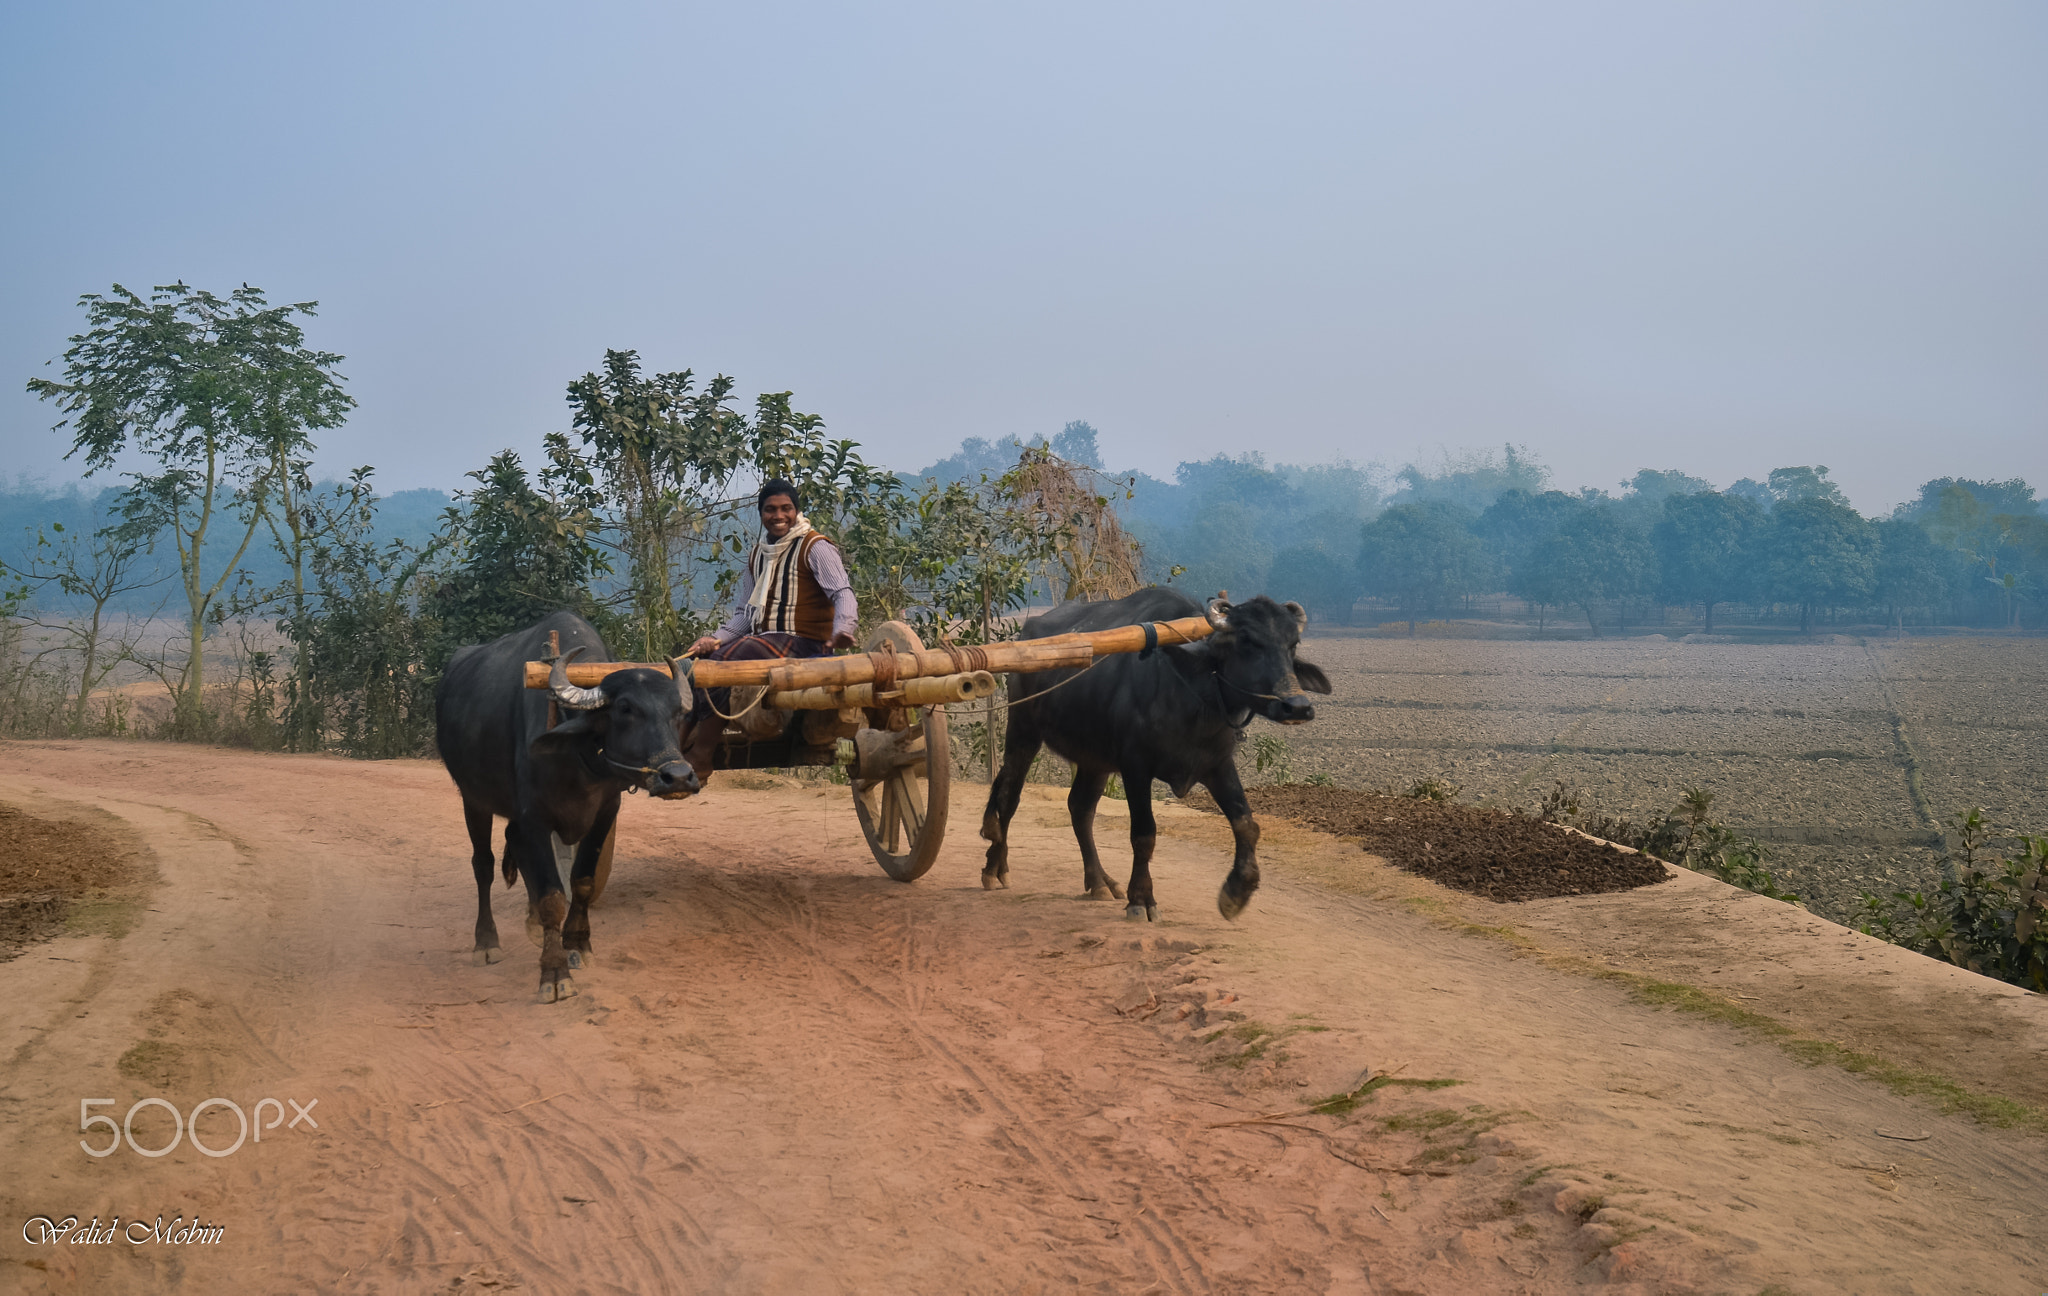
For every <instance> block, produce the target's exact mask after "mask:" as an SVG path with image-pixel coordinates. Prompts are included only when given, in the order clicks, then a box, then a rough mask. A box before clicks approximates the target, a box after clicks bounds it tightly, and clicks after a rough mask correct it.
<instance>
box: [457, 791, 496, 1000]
mask: <svg viewBox="0 0 2048 1296" xmlns="http://www.w3.org/2000/svg"><path fill="white" fill-rule="evenodd" d="M462 823H463V826H464V827H466V828H468V829H469V864H470V868H471V869H472V870H474V871H475V873H476V950H475V951H474V952H473V953H472V954H471V955H470V956H469V961H470V962H471V963H474V964H476V965H477V966H478V967H482V966H483V965H484V964H486V963H496V962H497V961H498V960H499V959H501V958H504V957H505V951H504V950H503V949H500V948H499V947H498V924H497V922H496V921H495V920H493V919H492V917H491V882H492V875H493V873H495V872H496V870H495V869H494V868H493V867H492V866H493V865H494V864H495V863H496V861H495V860H493V859H492V858H491V812H490V811H488V810H480V809H478V808H477V807H476V806H474V805H471V804H470V803H469V802H467V801H464V802H463V803H462Z"/></svg>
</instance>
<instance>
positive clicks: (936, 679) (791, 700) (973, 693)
mask: <svg viewBox="0 0 2048 1296" xmlns="http://www.w3.org/2000/svg"><path fill="white" fill-rule="evenodd" d="M995 695H996V677H995V676H993V675H991V674H989V673H988V672H987V671H965V672H963V673H961V674H959V675H921V676H919V677H917V678H916V679H907V680H903V681H901V682H900V683H898V684H897V686H896V687H895V688H894V689H893V690H891V691H890V692H888V693H885V694H884V695H883V696H882V700H881V701H880V702H877V701H876V700H875V686H874V685H873V684H855V685H852V686H850V687H848V688H843V689H835V688H807V689H791V690H787V691H785V692H781V693H770V694H769V695H768V696H767V697H766V698H763V699H762V701H761V705H762V706H764V707H767V708H768V709H769V710H770V711H837V710H839V709H840V708H841V707H871V706H898V707H921V706H944V705H946V704H947V703H948V702H972V701H974V700H975V699H977V698H985V697H994V696H995Z"/></svg>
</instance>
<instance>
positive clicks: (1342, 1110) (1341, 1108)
mask: <svg viewBox="0 0 2048 1296" xmlns="http://www.w3.org/2000/svg"><path fill="white" fill-rule="evenodd" d="M1464 1083H1465V1082H1464V1081H1463V1080H1402V1079H1399V1078H1397V1077H1395V1076H1389V1075H1378V1076H1374V1077H1373V1078H1372V1079H1370V1080H1368V1081H1366V1082H1365V1083H1364V1084H1362V1085H1360V1086H1358V1088H1356V1089H1353V1090H1351V1091H1350V1092H1349V1093H1336V1094H1331V1095H1330V1096H1329V1097H1328V1098H1325V1099H1323V1100H1322V1101H1321V1102H1319V1103H1317V1104H1315V1106H1314V1108H1313V1109H1312V1110H1314V1111H1315V1112H1316V1113H1318V1114H1319V1115H1323V1116H1344V1115H1348V1114H1349V1113H1351V1112H1353V1111H1355V1110H1357V1108H1358V1105H1359V1104H1360V1103H1362V1102H1365V1101H1366V1100H1367V1099H1369V1098H1371V1097H1372V1096H1373V1095H1374V1094H1376V1093H1378V1092H1379V1091H1380V1090H1382V1089H1391V1088H1396V1087H1398V1088H1403V1089H1448V1088H1450V1087H1451V1086H1452V1085H1461V1084H1464Z"/></svg>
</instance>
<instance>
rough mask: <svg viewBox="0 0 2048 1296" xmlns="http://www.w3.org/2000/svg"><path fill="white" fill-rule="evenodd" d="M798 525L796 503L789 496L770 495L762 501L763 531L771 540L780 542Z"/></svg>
mask: <svg viewBox="0 0 2048 1296" xmlns="http://www.w3.org/2000/svg"><path fill="white" fill-rule="evenodd" d="M795 525H796V501H795V500H793V499H791V498H790V497H789V496H787V495H770V496H769V497H768V498H767V499H765V500H762V501H761V529H762V530H764V531H766V532H767V533H768V538H769V539H770V540H780V539H782V537H784V536H786V535H788V534H789V529H790V528H791V527H793V526H795Z"/></svg>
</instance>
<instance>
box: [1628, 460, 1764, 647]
mask: <svg viewBox="0 0 2048 1296" xmlns="http://www.w3.org/2000/svg"><path fill="white" fill-rule="evenodd" d="M1763 527H1764V512H1763V510H1762V509H1760V508H1758V507H1757V506H1756V503H1755V501H1753V500H1748V499H1744V498H1743V497H1741V496H1739V495H1723V494H1720V493H1719V492H1716V491H1702V492H1700V493H1699V494H1696V495H1672V496H1669V497H1667V498H1666V499H1665V501H1664V516H1663V517H1662V518H1660V519H1658V521H1657V524H1656V525H1655V526H1653V527H1651V528H1650V543H1651V546H1652V547H1653V548H1654V549H1655V550H1656V554H1657V569H1658V575H1659V580H1660V585H1659V591H1658V596H1659V597H1660V598H1662V599H1663V600H1664V601H1665V602H1666V603H1697V604H1699V605H1700V607H1701V609H1702V611H1703V613H1704V617H1705V632H1706V633H1707V634H1712V633H1714V605H1715V604H1716V603H1725V602H1728V601H1730V600H1732V599H1739V598H1746V597H1748V596H1749V595H1750V594H1751V593H1752V592H1753V587H1754V585H1755V580H1754V579H1753V576H1754V572H1753V566H1754V563H1755V560H1756V553H1755V547H1756V541H1757V537H1758V535H1759V534H1761V533H1762V531H1763Z"/></svg>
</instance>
